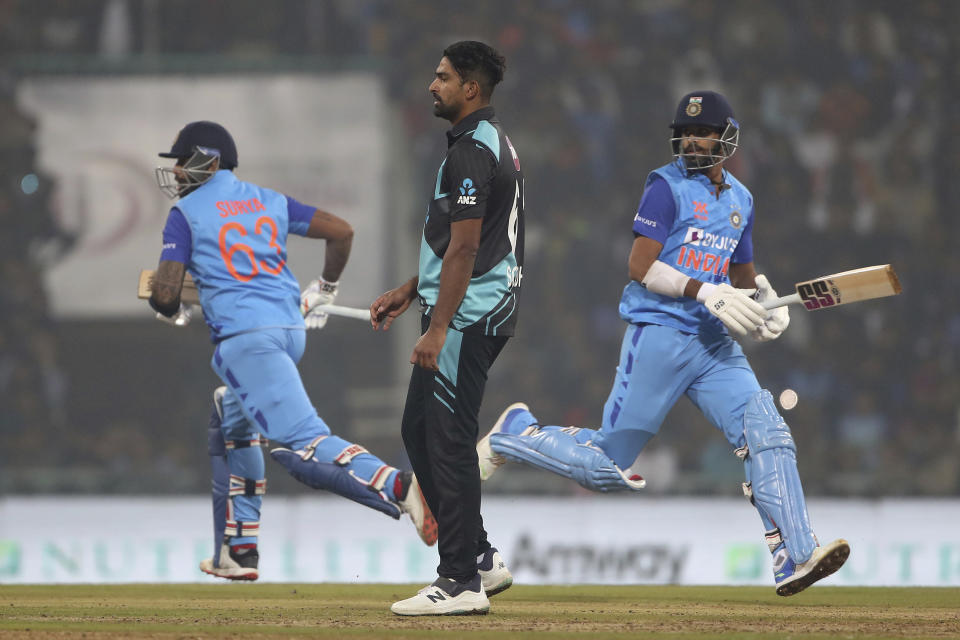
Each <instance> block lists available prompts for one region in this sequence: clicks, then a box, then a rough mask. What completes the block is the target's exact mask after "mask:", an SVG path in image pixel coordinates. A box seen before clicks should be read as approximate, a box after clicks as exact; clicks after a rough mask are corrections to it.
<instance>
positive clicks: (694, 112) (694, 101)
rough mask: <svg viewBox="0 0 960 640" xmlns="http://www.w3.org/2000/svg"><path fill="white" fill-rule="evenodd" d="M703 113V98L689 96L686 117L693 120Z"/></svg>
mask: <svg viewBox="0 0 960 640" xmlns="http://www.w3.org/2000/svg"><path fill="white" fill-rule="evenodd" d="M701 111H703V97H702V96H690V102H688V103H687V115H688V116H690V117H691V118H695V117H697V116H698V115H700V112H701Z"/></svg>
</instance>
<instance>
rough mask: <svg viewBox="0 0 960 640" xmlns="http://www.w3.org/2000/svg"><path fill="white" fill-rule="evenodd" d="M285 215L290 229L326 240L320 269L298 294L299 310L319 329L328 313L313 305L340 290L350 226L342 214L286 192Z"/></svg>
mask: <svg viewBox="0 0 960 640" xmlns="http://www.w3.org/2000/svg"><path fill="white" fill-rule="evenodd" d="M286 198H287V219H288V220H289V230H290V233H295V234H297V235H302V236H306V237H308V238H314V239H318V240H326V250H325V252H324V257H323V273H321V275H320V277H319V278H317V279H315V280H311V281H310V283H309V284H308V285H307V287H306V288H305V289H304V290H303V292H302V293H301V294H300V313H302V314H303V317H304V324H305V325H306V327H307V328H308V329H322V328H323V327H324V326H326V324H327V319H328V317H327V314H325V313H322V312H320V311H319V310H317V309H316V308H317V307H318V306H322V305H325V304H333V302H334V300H336V298H337V293H338V292H339V291H340V275H341V274H342V273H343V270H344V268H345V267H346V266H347V260H349V259H350V248H351V247H352V246H353V227H352V226H351V225H350V223H349V222H347V221H346V220H344V219H343V218H341V217H339V216H336V215H334V214H332V213H330V212H329V211H324V210H323V209H318V208H315V207H310V206H307V205H305V204H302V203H300V202H297V201H296V200H294V199H293V198H291V197H290V196H287V197H286Z"/></svg>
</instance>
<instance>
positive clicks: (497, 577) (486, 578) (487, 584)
mask: <svg viewBox="0 0 960 640" xmlns="http://www.w3.org/2000/svg"><path fill="white" fill-rule="evenodd" d="M477 572H479V573H480V580H481V582H483V590H484V591H485V592H486V593H487V597H488V598H491V597H493V596H495V595H497V594H498V593H500V592H501V591H506V590H507V589H509V588H510V585H512V584H513V574H511V573H510V570H509V569H507V563H505V562H504V561H503V558H501V557H500V552H499V551H497V549H496V547H490V548H489V549H487V552H486V553H484V554H483V558H481V559H480V562H478V563H477Z"/></svg>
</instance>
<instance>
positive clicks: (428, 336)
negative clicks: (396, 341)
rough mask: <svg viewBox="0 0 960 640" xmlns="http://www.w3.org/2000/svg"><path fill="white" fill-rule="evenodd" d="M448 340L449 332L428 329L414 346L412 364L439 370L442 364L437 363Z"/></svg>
mask: <svg viewBox="0 0 960 640" xmlns="http://www.w3.org/2000/svg"><path fill="white" fill-rule="evenodd" d="M446 341H447V332H446V331H441V330H434V329H427V332H426V333H425V334H423V335H422V336H420V339H419V340H417V344H415V345H414V346H413V355H411V356H410V364H415V365H417V366H418V367H423V368H424V369H429V370H430V371H439V370H440V365H439V364H437V358H439V357H440V352H441V351H442V350H443V343H445V342H446Z"/></svg>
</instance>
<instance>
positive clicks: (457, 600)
mask: <svg viewBox="0 0 960 640" xmlns="http://www.w3.org/2000/svg"><path fill="white" fill-rule="evenodd" d="M390 611H393V612H394V613H395V614H397V615H398V616H466V615H474V614H484V613H487V612H489V611H490V600H488V599H487V594H486V593H484V591H483V582H482V581H481V579H480V575H479V574H477V575H476V576H474V578H473V580H471V581H470V583H469V584H460V583H459V582H457V581H456V580H451V579H450V578H437V579H436V580H434V582H433V584H431V585H430V586H429V587H424V588H423V589H420V591H418V592H417V595H415V596H413V597H412V598H407V599H406V600H400V601H399V602H394V603H393V605H392V606H391V607H390Z"/></svg>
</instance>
